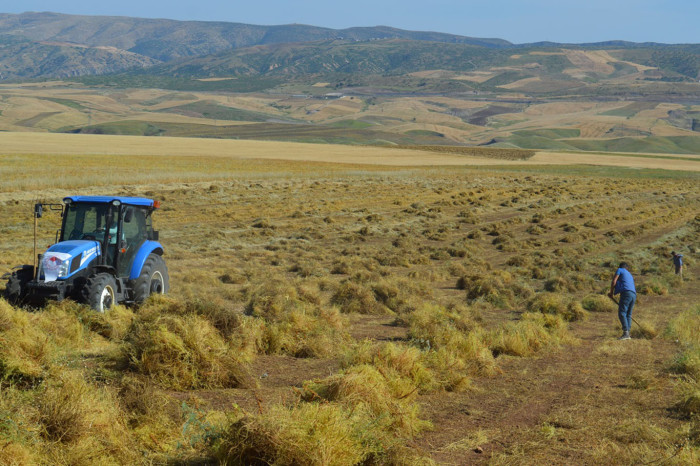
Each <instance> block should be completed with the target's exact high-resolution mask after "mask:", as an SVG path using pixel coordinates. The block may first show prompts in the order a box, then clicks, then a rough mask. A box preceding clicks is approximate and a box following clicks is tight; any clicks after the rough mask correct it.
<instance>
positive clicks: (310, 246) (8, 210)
mask: <svg viewBox="0 0 700 466" xmlns="http://www.w3.org/2000/svg"><path fill="white" fill-rule="evenodd" d="M79 137H80V136H79ZM83 138H85V136H82V137H81V139H80V141H81V142H84V141H87V139H83ZM72 141H76V140H75V139H72ZM90 141H92V139H91V140H90ZM95 141H99V144H97V145H95V146H93V149H92V151H89V150H88V149H85V150H84V151H76V153H78V154H79V155H65V154H64V155H56V154H55V152H56V151H43V153H41V152H42V151H35V152H36V153H34V154H32V153H27V152H26V151H25V152H24V153H23V151H22V150H19V149H17V150H15V151H7V152H5V153H4V155H2V156H0V174H2V177H1V181H0V213H1V215H0V233H1V234H2V237H3V242H2V244H0V269H2V270H3V271H5V270H9V269H10V268H11V267H12V266H14V265H17V264H20V263H26V262H27V261H29V260H30V257H31V245H32V243H31V241H32V239H31V238H32V236H31V234H32V230H31V208H32V201H33V200H36V199H42V200H46V201H54V202H57V201H59V200H60V199H61V198H62V197H63V196H65V195H69V194H76V193H79V194H107V193H114V194H119V195H135V196H146V197H152V198H155V199H159V200H161V203H162V206H163V207H162V208H161V209H160V211H158V212H157V217H156V228H157V229H158V230H160V238H161V241H162V243H163V244H164V246H165V249H166V254H165V259H166V262H167V264H168V268H169V271H170V276H171V288H172V290H171V291H172V292H171V293H170V295H168V296H166V297H163V298H160V299H152V300H149V301H148V302H147V303H145V304H144V305H143V306H141V307H138V308H125V307H121V306H120V307H117V308H116V309H114V310H112V311H111V312H109V313H107V314H104V315H100V314H96V313H93V312H92V311H90V310H88V309H87V308H85V307H84V306H82V305H80V304H77V303H72V302H63V303H58V304H52V305H49V306H48V307H46V308H43V309H38V310H31V309H17V308H13V307H12V306H10V305H9V304H7V303H6V302H4V301H3V300H1V299H0V372H1V373H2V380H3V382H2V385H1V386H0V390H2V394H1V395H2V396H1V397H0V434H1V437H0V442H2V448H0V462H3V463H14V464H36V463H44V464H49V463H51V464H56V463H60V464H113V463H114V464H126V463H129V464H162V463H175V464H217V463H218V462H224V463H227V464H268V463H273V464H323V465H326V464H420V463H424V464H431V463H437V464H465V463H470V464H479V463H490V464H542V463H545V462H550V463H557V464H560V463H565V464H601V463H607V464H609V463H616V464H638V463H653V462H659V463H660V462H664V464H688V463H692V462H696V461H698V447H699V445H700V436H699V434H698V432H700V427H699V424H698V417H697V413H698V409H697V407H698V403H699V401H698V399H699V395H698V393H700V388H699V387H698V380H699V379H698V376H699V375H700V363H699V362H698V361H700V357H699V356H698V355H699V354H700V341H698V334H700V332H698V326H700V308H698V305H697V303H698V296H699V295H698V287H697V280H696V278H695V276H694V268H695V264H696V263H697V260H698V253H699V252H700V251H699V250H698V239H699V237H700V217H698V205H700V203H699V197H700V194H699V193H698V190H697V185H698V176H697V175H696V174H695V172H692V171H667V170H658V169H656V170H651V169H644V168H637V169H628V168H622V167H610V166H609V167H602V168H601V167H599V166H582V165H576V166H574V165H548V164H542V165H534V164H532V163H531V161H528V162H508V161H502V160H499V161H498V163H497V164H494V161H493V160H491V161H490V163H491V165H471V164H473V163H478V160H476V162H474V161H472V162H470V165H461V166H460V165H458V164H457V162H456V161H455V163H454V164H453V165H452V166H449V163H447V162H446V163H445V165H440V163H439V160H440V159H434V157H435V154H433V153H429V154H423V156H424V157H426V160H425V161H424V162H423V163H424V164H425V163H428V164H430V166H419V165H418V164H415V160H416V157H418V156H419V154H416V153H417V152H418V151H408V152H402V151H401V150H398V149H391V150H387V151H388V152H389V153H390V154H393V155H392V157H396V161H395V162H394V163H391V164H389V165H370V164H367V163H362V162H363V160H362V159H360V158H349V159H343V158H342V155H339V156H338V158H336V159H333V160H328V159H327V158H326V159H323V158H322V159H316V160H315V161H313V160H312V161H309V160H298V159H297V160H275V159H262V158H257V157H255V156H252V155H248V157H246V158H241V156H240V154H239V155H238V156H237V155H235V154H233V155H231V154H229V155H227V154H226V153H218V154H217V155H216V156H205V155H200V156H198V157H192V156H187V155H176V156H167V155H164V154H153V152H149V151H144V150H143V148H141V149H138V148H135V149H133V151H134V152H131V151H130V150H126V151H125V152H124V153H123V154H122V153H120V154H116V153H115V152H117V150H116V149H114V147H118V146H116V145H110V144H109V143H108V140H107V139H99V138H98V139H95ZM134 141H135V140H134ZM85 144H87V143H85ZM241 144H248V143H241ZM259 144H263V146H256V147H257V150H259V151H260V152H267V153H269V151H267V149H269V147H270V146H266V145H264V144H266V143H259ZM283 146H284V144H281V145H280V151H279V153H283V154H290V153H295V152H298V153H303V152H304V149H305V147H300V146H298V145H291V144H290V145H287V146H286V147H283ZM86 147H87V146H86ZM110 147H111V149H110ZM241 147H244V146H241ZM317 147H318V148H320V149H323V148H325V149H327V151H328V153H333V152H334V151H340V150H341V149H338V148H337V147H332V146H330V147H328V146H317ZM350 149H352V150H353V151H354V150H355V149H354V148H348V149H347V150H350ZM183 150H184V149H183ZM247 150H249V151H253V149H252V148H251V149H247ZM342 150H346V149H342ZM110 151H111V152H110ZM360 151H361V150H358V152H360ZM81 153H82V155H80V154H81ZM91 153H92V154H95V153H100V155H89V154H91ZM251 153H252V152H251ZM139 154H144V155H139ZM146 154H147V155H146ZM441 157H447V156H445V155H441ZM535 157H537V156H535ZM600 157H601V158H602V159H604V158H605V157H606V156H605V155H601V156H600ZM289 158H292V157H289ZM302 158H303V157H302ZM622 158H623V159H624V157H622ZM402 160H403V163H401V161H402ZM443 160H444V159H443ZM640 160H644V158H643V157H635V158H630V161H631V162H632V161H634V162H635V163H636V162H639V161H640ZM653 160H658V159H656V158H655V159H653ZM341 161H343V162H347V161H351V162H352V163H345V164H343V163H337V162H341ZM365 161H366V159H365ZM332 162H336V163H332ZM683 162H684V161H683V160H678V159H677V158H669V159H666V160H664V163H665V164H666V165H665V166H666V168H673V167H674V164H676V163H678V164H681V163H683ZM462 163H464V158H462ZM691 163H694V162H691ZM412 165H414V166H412ZM76 166H79V167H80V171H78V170H76V168H75V167H76ZM58 225H59V219H58V217H57V216H54V217H51V215H50V214H47V215H46V216H45V218H43V219H42V223H41V239H42V240H41V242H40V245H42V246H41V247H42V248H43V247H44V246H45V245H46V244H48V243H50V242H51V241H52V238H53V237H54V234H55V231H56V229H57V228H58ZM672 249H675V250H676V251H680V252H681V253H682V254H684V256H685V259H686V271H685V276H684V281H681V280H679V278H678V277H676V276H675V275H674V274H673V271H672V264H671V260H670V251H671V250H672ZM621 260H626V261H628V262H629V263H630V264H631V268H632V272H633V274H634V275H635V278H636V279H637V288H638V290H639V292H640V295H639V302H638V305H637V308H636V314H635V317H636V318H637V319H638V320H639V321H640V323H641V324H642V325H643V326H644V327H643V328H641V327H635V328H634V329H633V337H634V338H633V339H632V340H631V341H617V340H616V337H617V336H618V334H619V323H618V322H617V317H616V312H615V309H614V305H612V303H611V302H610V301H609V300H608V299H607V298H606V297H605V296H604V293H605V292H606V290H607V287H608V284H609V280H610V277H611V274H612V272H613V271H614V270H615V267H616V265H617V263H619V262H620V261H621Z"/></svg>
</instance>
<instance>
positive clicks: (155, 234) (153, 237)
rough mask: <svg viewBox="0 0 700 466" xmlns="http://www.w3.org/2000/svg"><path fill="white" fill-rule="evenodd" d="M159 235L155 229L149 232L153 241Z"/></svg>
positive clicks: (156, 239)
mask: <svg viewBox="0 0 700 466" xmlns="http://www.w3.org/2000/svg"><path fill="white" fill-rule="evenodd" d="M159 236H160V235H159V234H158V232H157V231H155V230H153V231H152V232H151V239H152V240H153V241H158V237H159Z"/></svg>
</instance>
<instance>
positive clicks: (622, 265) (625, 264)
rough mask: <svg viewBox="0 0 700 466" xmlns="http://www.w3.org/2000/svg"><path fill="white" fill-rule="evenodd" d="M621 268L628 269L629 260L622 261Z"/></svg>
mask: <svg viewBox="0 0 700 466" xmlns="http://www.w3.org/2000/svg"><path fill="white" fill-rule="evenodd" d="M619 268H621V269H626V268H627V262H620V267H619Z"/></svg>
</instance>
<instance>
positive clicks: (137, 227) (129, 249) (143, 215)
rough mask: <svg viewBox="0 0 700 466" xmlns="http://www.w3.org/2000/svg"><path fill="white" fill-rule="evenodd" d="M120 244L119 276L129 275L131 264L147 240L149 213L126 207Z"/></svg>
mask: <svg viewBox="0 0 700 466" xmlns="http://www.w3.org/2000/svg"><path fill="white" fill-rule="evenodd" d="M122 219H123V221H122V242H121V245H120V253H121V256H120V258H119V271H118V272H119V276H120V277H124V276H127V275H128V274H129V271H130V269H131V263H132V262H133V259H134V256H135V255H136V252H138V250H139V248H140V247H141V244H143V242H144V241H146V240H147V239H148V232H149V226H150V212H149V211H147V210H146V209H142V208H139V207H134V206H126V207H125V208H124V212H123V217H122Z"/></svg>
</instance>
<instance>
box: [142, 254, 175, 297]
mask: <svg viewBox="0 0 700 466" xmlns="http://www.w3.org/2000/svg"><path fill="white" fill-rule="evenodd" d="M169 289H170V276H169V275H168V267H166V265H165V261H164V260H163V258H162V257H161V256H159V255H158V254H149V255H148V257H147V258H146V261H145V262H144V263H143V267H142V268H141V275H139V278H137V279H136V280H135V283H134V302H136V303H142V302H144V301H145V300H146V298H148V297H149V296H150V295H152V294H165V293H167V292H168V290H169Z"/></svg>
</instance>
